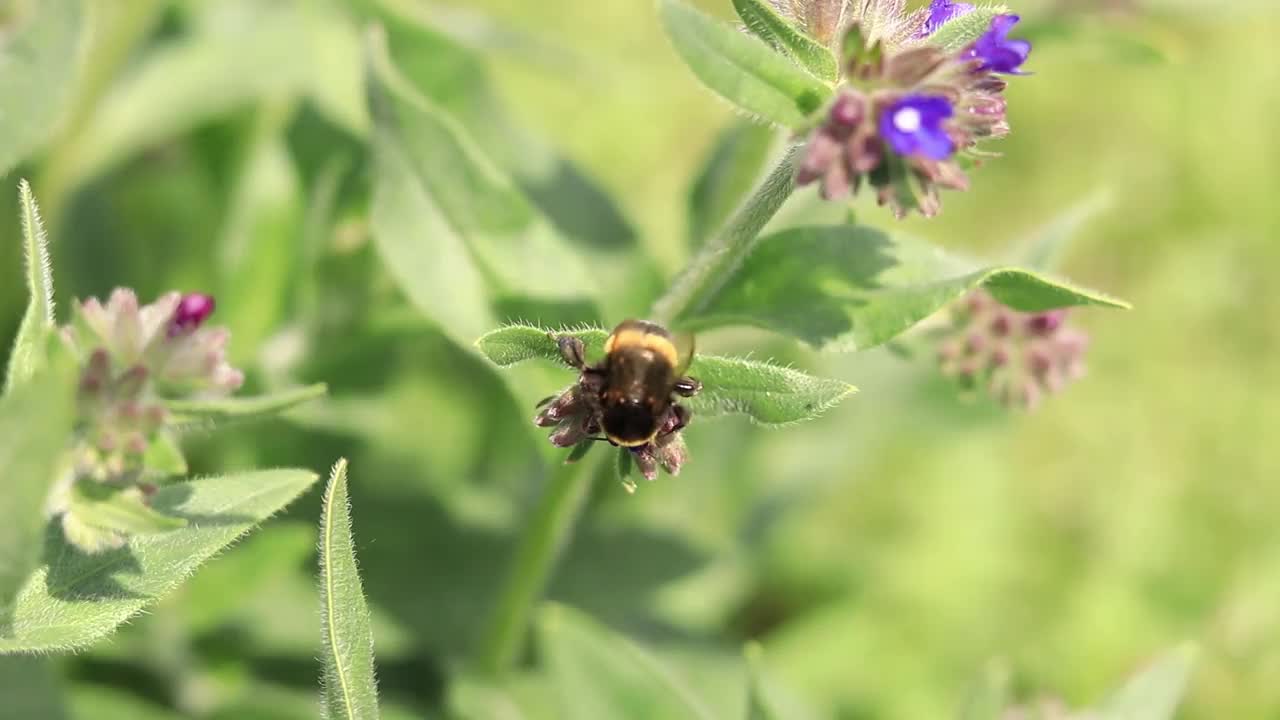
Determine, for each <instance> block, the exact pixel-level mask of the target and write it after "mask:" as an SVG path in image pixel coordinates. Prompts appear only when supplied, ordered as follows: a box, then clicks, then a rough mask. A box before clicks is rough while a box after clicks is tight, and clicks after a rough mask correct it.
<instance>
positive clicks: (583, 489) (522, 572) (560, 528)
mask: <svg viewBox="0 0 1280 720" xmlns="http://www.w3.org/2000/svg"><path fill="white" fill-rule="evenodd" d="M586 466H590V467H586ZM599 466H600V465H599V462H598V461H596V462H585V461H584V462H577V463H573V464H571V465H569V464H566V465H561V466H560V467H559V468H557V469H556V471H555V472H554V473H553V474H552V476H551V479H550V482H549V483H548V485H547V487H546V489H545V490H544V491H543V493H542V496H541V497H540V498H538V505H537V507H536V508H535V509H534V511H533V516H532V517H531V518H529V522H528V525H526V526H525V529H524V532H523V533H522V534H521V536H520V540H519V543H518V545H517V546H516V555H515V558H514V559H513V562H512V565H511V570H510V573H509V574H508V576H507V579H506V582H505V584H504V586H503V588H502V591H501V594H500V595H499V596H498V601H497V603H496V604H495V605H494V608H493V615H492V617H491V618H490V621H489V623H488V625H487V627H486V628H485V635H484V637H483V638H482V639H481V644H480V652H479V653H478V655H477V656H476V665H477V667H478V669H479V670H481V671H482V672H486V673H490V674H498V673H502V672H505V671H506V670H508V669H509V668H510V667H511V666H512V665H513V664H515V661H516V660H517V659H518V657H519V655H520V649H521V646H522V645H523V643H524V637H525V634H526V633H527V632H528V629H529V617H530V615H532V613H533V608H534V606H535V605H536V604H537V603H538V601H539V600H541V599H542V593H543V591H544V590H545V589H546V586H547V582H548V581H549V580H550V578H551V572H552V570H554V568H555V564H556V560H557V559H558V558H559V557H560V551H561V550H563V549H564V546H565V544H566V543H567V542H568V540H569V537H570V535H572V534H573V528H574V526H575V525H577V521H578V515H579V514H580V512H581V510H582V506H583V504H584V503H585V502H586V499H587V491H588V490H589V489H590V487H591V480H592V478H594V477H595V475H596V468H598V467H599Z"/></svg>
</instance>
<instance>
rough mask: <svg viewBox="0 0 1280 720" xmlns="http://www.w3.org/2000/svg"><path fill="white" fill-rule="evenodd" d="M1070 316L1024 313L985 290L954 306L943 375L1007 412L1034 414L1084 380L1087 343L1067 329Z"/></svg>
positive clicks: (941, 355) (941, 349)
mask: <svg viewBox="0 0 1280 720" xmlns="http://www.w3.org/2000/svg"><path fill="white" fill-rule="evenodd" d="M1066 318H1067V311H1066V310H1049V311H1046V312H1039V313H1023V312H1018V311H1016V310H1012V309H1010V308H1008V307H1006V306H1004V305H1002V304H1001V303H1000V302H999V301H997V300H996V299H995V298H993V297H992V296H991V295H990V294H989V293H987V292H986V291H984V290H975V291H974V292H972V293H970V294H969V295H968V296H966V297H965V298H963V299H962V300H960V301H959V302H958V303H956V305H955V307H954V308H953V309H952V312H951V325H950V327H949V328H948V329H947V330H946V331H945V333H944V334H943V336H942V338H941V340H940V342H939V345H938V363H939V365H940V367H941V369H942V372H943V373H944V374H946V375H948V376H950V377H953V378H955V379H956V380H957V381H958V382H959V383H960V384H961V385H962V386H963V387H965V388H967V389H981V390H985V391H986V392H987V393H989V394H990V395H991V396H992V397H993V398H995V399H996V400H997V401H999V402H1000V403H1001V404H1003V405H1005V406H1006V407H1020V408H1023V409H1026V410H1032V409H1034V408H1035V407H1036V406H1038V405H1039V404H1040V401H1041V399H1042V398H1043V397H1044V395H1045V394H1046V393H1056V392H1058V391H1059V390H1061V389H1062V388H1064V387H1066V385H1067V383H1069V382H1071V381H1072V380H1075V379H1078V378H1079V377H1081V376H1082V375H1084V352H1085V350H1086V349H1087V348H1088V346H1089V338H1088V336H1087V335H1085V334H1084V333H1083V332H1081V331H1080V330H1077V329H1075V328H1072V327H1070V326H1068V325H1067V324H1066Z"/></svg>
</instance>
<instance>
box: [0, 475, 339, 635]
mask: <svg viewBox="0 0 1280 720" xmlns="http://www.w3.org/2000/svg"><path fill="white" fill-rule="evenodd" d="M315 481H316V476H315V474H314V473H311V472H307V471H305V470H264V471H258V472H246V473H239V474H235V475H224V476H221V477H213V478H205V479H201V480H195V481H192V482H189V483H178V484H174V485H169V486H167V487H165V488H163V489H161V490H160V491H159V492H158V493H156V495H155V497H154V498H153V499H152V506H153V507H154V508H155V509H156V510H157V511H159V512H162V513H164V514H168V515H175V516H178V517H181V518H185V519H186V520H187V521H188V523H189V524H188V525H187V527H185V528H182V529H180V530H174V531H172V532H168V533H164V534H161V535H143V536H139V537H135V538H132V539H131V540H130V542H129V544H128V546H126V547H124V548H120V549H118V550H110V551H106V552H102V553H99V554H95V555H86V554H84V553H82V552H80V551H79V550H77V549H75V548H74V547H72V546H71V545H69V544H68V543H67V542H66V540H65V539H64V538H63V536H62V530H61V527H60V525H59V523H57V522H56V521H55V522H53V523H51V524H50V526H49V530H48V532H47V533H46V536H45V557H44V560H45V563H46V565H44V566H43V567H41V568H39V569H38V570H37V571H36V572H35V574H34V575H32V576H31V577H30V578H29V579H28V580H27V582H26V584H25V585H24V586H23V588H22V591H21V592H20V593H19V594H18V596H17V598H16V599H15V600H14V601H13V602H12V603H11V604H9V605H7V606H4V607H0V614H2V613H3V612H4V611H8V612H11V613H12V615H11V622H10V624H9V625H8V627H7V629H6V630H5V631H3V632H0V653H11V652H45V651H54V650H61V651H65V650H72V649H75V648H79V647H84V646H85V645H88V644H89V643H92V642H94V641H95V640H98V639H100V638H102V637H104V636H106V635H107V634H109V633H111V632H112V631H113V630H114V629H115V628H116V627H117V626H118V625H120V623H122V622H124V621H125V620H127V619H128V618H129V617H131V616H132V615H134V614H135V613H137V612H138V611H139V610H141V609H143V608H144V607H146V606H147V605H148V604H150V603H152V602H154V601H156V600H157V599H159V598H160V597H162V596H164V595H166V594H168V593H169V592H172V591H173V589H174V588H176V587H177V586H178V585H179V584H180V583H181V582H182V581H183V580H184V579H185V578H186V577H187V576H188V575H190V574H191V573H192V572H194V571H195V569H196V568H197V567H199V566H200V564H201V563H203V562H204V561H205V560H207V559H208V558H209V557H210V556H212V555H213V554H214V553H216V552H218V551H219V550H221V549H223V548H225V547H227V546H228V545H230V544H231V543H233V542H235V540H236V539H237V538H239V537H240V536H241V535H243V534H245V533H246V532H248V531H249V530H251V529H252V528H253V527H254V526H255V525H257V524H258V523H260V522H262V521H263V520H265V519H266V518H268V517H270V516H271V515H272V514H274V513H276V512H277V511H279V510H280V509H281V508H283V507H284V506H285V505H287V504H289V502H290V501H292V500H293V499H294V498H296V497H297V496H298V495H299V494H301V493H302V492H303V491H305V490H306V489H307V488H308V487H310V486H311V485H312V483H314V482H315Z"/></svg>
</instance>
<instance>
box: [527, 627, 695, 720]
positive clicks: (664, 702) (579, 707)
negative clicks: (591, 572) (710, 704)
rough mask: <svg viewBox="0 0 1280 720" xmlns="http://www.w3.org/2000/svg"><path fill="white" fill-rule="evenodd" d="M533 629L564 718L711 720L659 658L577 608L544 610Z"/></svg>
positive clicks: (689, 690) (690, 690)
mask: <svg viewBox="0 0 1280 720" xmlns="http://www.w3.org/2000/svg"><path fill="white" fill-rule="evenodd" d="M537 629H538V647H539V648H541V650H542V652H543V654H544V657H545V658H546V663H547V667H548V668H549V672H550V674H551V678H552V680H553V682H554V683H555V686H556V689H557V692H558V694H559V700H560V707H561V717H563V718H565V719H566V720H613V719H614V718H617V719H618V720H623V719H627V720H630V719H631V718H663V720H681V719H682V718H684V719H696V720H710V719H711V718H712V717H714V715H713V714H712V713H711V711H710V710H708V709H707V708H706V707H705V706H704V705H703V703H702V701H701V700H699V699H698V697H697V695H696V693H695V692H694V691H693V689H691V688H689V687H687V686H686V685H685V684H684V683H683V682H681V680H680V678H679V677H677V676H676V674H675V673H673V672H672V671H671V670H670V669H669V668H667V667H664V666H663V664H662V662H661V660H659V659H658V658H656V657H654V656H653V655H651V654H649V653H648V652H646V651H645V650H643V649H641V648H639V647H637V646H635V645H634V644H632V643H631V642H630V641H628V640H627V639H625V638H623V637H621V636H619V635H617V634H616V633H614V632H613V631H611V630H609V629H608V628H606V627H604V626H603V625H600V624H599V623H597V622H596V621H594V620H592V619H591V618H589V617H587V616H586V615H584V614H582V613H580V612H578V611H577V610H573V609H571V608H568V607H564V606H561V605H552V606H550V607H547V608H544V609H543V611H542V612H541V614H540V616H539V618H538V623H537Z"/></svg>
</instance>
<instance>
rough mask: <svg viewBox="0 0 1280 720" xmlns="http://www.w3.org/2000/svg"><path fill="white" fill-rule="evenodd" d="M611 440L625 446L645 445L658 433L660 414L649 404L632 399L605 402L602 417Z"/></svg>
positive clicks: (606, 432) (602, 422)
mask: <svg viewBox="0 0 1280 720" xmlns="http://www.w3.org/2000/svg"><path fill="white" fill-rule="evenodd" d="M601 424H603V425H604V433H605V435H607V436H608V437H609V440H610V441H612V442H613V443H614V444H616V445H622V446H623V447H635V446H637V445H644V444H645V443H647V442H649V441H650V440H652V439H653V436H654V435H657V434H658V416H657V414H656V413H654V412H653V408H652V407H650V406H649V405H647V404H645V403H643V402H641V401H639V400H632V399H625V398H621V399H617V400H615V401H614V402H605V404H604V412H603V413H602V417H601Z"/></svg>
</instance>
